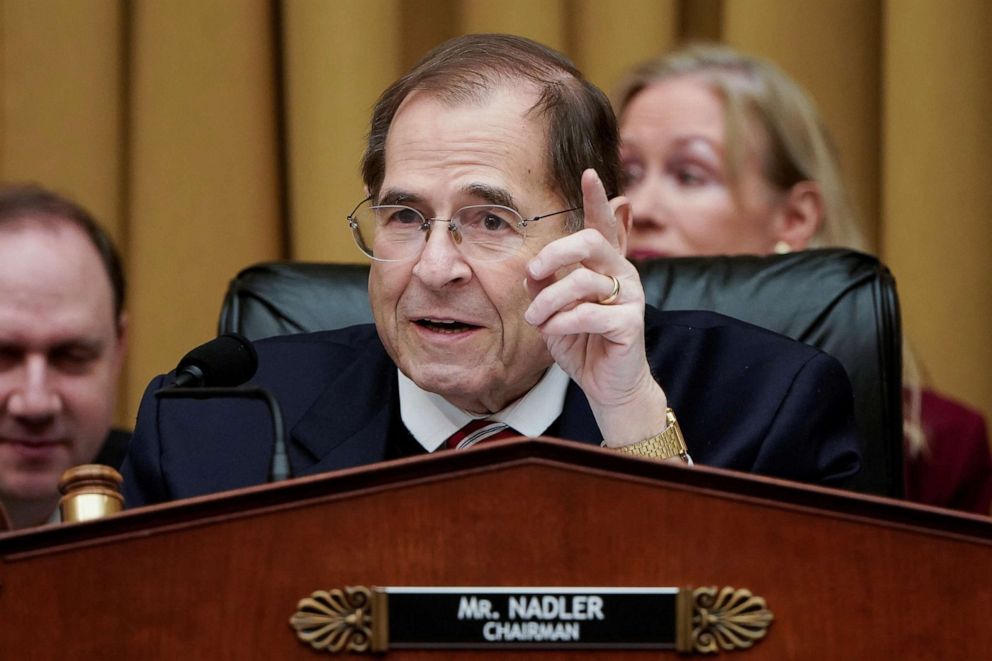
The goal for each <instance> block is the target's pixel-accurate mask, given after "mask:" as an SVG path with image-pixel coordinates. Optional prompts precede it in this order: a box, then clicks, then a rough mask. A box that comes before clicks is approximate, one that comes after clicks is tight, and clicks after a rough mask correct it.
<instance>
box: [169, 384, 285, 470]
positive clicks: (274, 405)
mask: <svg viewBox="0 0 992 661" xmlns="http://www.w3.org/2000/svg"><path fill="white" fill-rule="evenodd" d="M155 396H156V397H160V398H168V399H180V398H184V397H192V398H193V399H210V398H213V397H233V398H235V399H258V400H261V401H263V402H265V405H266V406H268V408H269V414H270V416H271V417H272V435H273V436H274V437H275V441H274V443H273V448H272V461H271V462H270V464H269V481H270V482H281V481H282V480H285V479H288V478H289V477H290V469H289V456H288V455H287V454H286V437H285V433H284V432H283V419H282V409H281V408H279V402H277V401H276V398H275V397H273V396H272V393H270V392H269V391H268V390H265V389H264V388H257V387H250V388H184V387H179V388H176V387H172V386H170V387H166V388H162V389H161V390H157V391H155Z"/></svg>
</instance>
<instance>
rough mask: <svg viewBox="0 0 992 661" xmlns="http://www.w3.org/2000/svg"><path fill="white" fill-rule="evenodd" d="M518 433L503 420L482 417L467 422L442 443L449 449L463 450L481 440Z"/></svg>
mask: <svg viewBox="0 0 992 661" xmlns="http://www.w3.org/2000/svg"><path fill="white" fill-rule="evenodd" d="M519 435H520V434H518V433H517V431H516V430H515V429H513V428H512V427H509V426H507V424H506V423H505V422H496V421H495V420H487V419H485V418H482V419H480V420H472V421H471V422H469V423H468V424H467V425H465V426H464V427H462V428H461V429H459V430H458V431H456V432H455V433H454V434H452V435H451V436H449V437H448V440H447V441H445V443H444V444H445V446H446V447H448V448H449V449H456V450H464V449H465V448H470V447H472V446H473V445H475V444H476V443H481V442H483V441H497V440H499V439H503V438H510V437H511V436H519Z"/></svg>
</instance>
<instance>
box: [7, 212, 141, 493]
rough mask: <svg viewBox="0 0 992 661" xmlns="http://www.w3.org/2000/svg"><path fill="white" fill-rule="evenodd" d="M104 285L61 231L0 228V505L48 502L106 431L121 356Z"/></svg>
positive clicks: (80, 241)
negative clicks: (67, 472)
mask: <svg viewBox="0 0 992 661" xmlns="http://www.w3.org/2000/svg"><path fill="white" fill-rule="evenodd" d="M123 343H124V337H123V321H122V320H121V321H120V325H119V323H118V320H116V319H115V318H114V309H113V297H112V293H111V286H110V280H109V278H108V277H107V273H106V271H105V270H104V268H103V265H102V263H101V261H100V257H99V255H98V254H97V252H96V248H94V246H93V245H92V244H91V243H90V242H89V240H88V239H87V237H86V235H85V234H84V233H83V232H82V230H80V229H79V228H77V227H75V226H73V225H70V224H69V223H68V222H57V223H46V224H39V223H38V222H34V221H14V222H12V223H10V224H7V225H4V226H0V499H3V500H5V501H8V502H14V501H30V500H40V499H44V498H54V497H55V496H56V495H57V493H58V489H57V483H58V479H59V476H60V475H61V474H62V472H63V471H64V470H65V469H67V468H69V467H70V466H73V465H76V464H80V463H87V462H89V461H91V460H92V459H93V457H94V456H95V455H96V453H97V450H98V449H99V447H100V444H101V441H103V439H104V437H105V436H106V434H107V431H108V429H109V428H110V423H111V416H112V414H113V408H114V398H115V394H116V389H117V377H118V374H119V372H120V366H121V360H122V355H123Z"/></svg>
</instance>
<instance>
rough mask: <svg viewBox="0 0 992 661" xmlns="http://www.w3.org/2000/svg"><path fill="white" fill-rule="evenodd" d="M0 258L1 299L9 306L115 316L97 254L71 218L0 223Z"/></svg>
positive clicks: (32, 310) (34, 311) (10, 308)
mask: <svg viewBox="0 0 992 661" xmlns="http://www.w3.org/2000/svg"><path fill="white" fill-rule="evenodd" d="M0 262H2V263H0V299H2V303H3V305H4V307H6V308H7V309H8V311H17V312H19V313H20V314H29V313H30V314H40V313H41V312H46V311H47V313H48V314H49V315H54V314H56V313H59V314H61V315H63V316H65V317H66V318H68V317H69V316H77V317H82V316H86V315H93V314H97V313H99V314H100V315H101V317H102V316H103V313H104V312H105V311H106V312H107V314H108V316H109V317H110V318H111V319H113V316H114V314H113V286H112V285H111V283H110V279H109V277H108V276H107V274H106V269H105V268H104V266H103V262H102V260H101V258H100V254H99V253H98V252H97V249H96V247H95V246H94V245H93V243H92V241H90V239H89V237H88V236H87V235H86V233H85V232H84V231H83V230H82V228H80V227H78V226H76V225H75V224H74V223H72V222H71V221H67V220H62V221H60V222H59V221H55V222H51V221H50V220H49V219H47V218H45V219H41V220H38V219H35V218H29V219H27V220H23V221H22V220H15V221H7V222H4V223H0ZM105 309H106V310H105ZM113 321H114V324H115V325H116V320H113Z"/></svg>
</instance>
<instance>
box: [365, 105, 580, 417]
mask: <svg viewBox="0 0 992 661" xmlns="http://www.w3.org/2000/svg"><path fill="white" fill-rule="evenodd" d="M535 100H536V94H535V93H534V92H533V91H531V90H530V89H527V88H523V89H521V88H519V87H515V86H511V87H508V88H505V89H499V90H495V91H493V92H492V94H491V95H490V97H489V98H488V99H486V100H484V101H481V102H468V103H463V104H459V105H455V106H450V105H445V104H443V103H441V102H439V101H438V100H437V99H435V98H434V97H432V96H431V95H429V94H427V93H424V92H414V93H413V94H411V95H410V96H408V97H407V98H406V99H405V100H404V101H403V103H402V105H401V106H400V109H399V111H398V112H397V113H396V116H395V118H394V119H393V123H392V126H391V127H390V129H389V135H388V138H387V140H386V163H385V165H386V167H385V178H384V180H383V184H382V189H381V192H380V196H379V200H378V201H379V203H381V204H405V205H407V206H410V207H414V208H416V209H417V210H419V211H420V212H421V213H423V214H424V216H426V217H428V218H435V217H436V218H450V217H451V215H452V214H453V213H454V212H455V211H457V210H458V209H460V208H461V207H463V206H466V205H472V204H489V203H499V204H505V205H506V206H511V207H513V208H515V209H516V210H517V211H518V212H519V213H520V214H521V215H523V216H524V217H529V216H534V215H538V214H543V213H549V212H552V211H559V210H561V209H564V208H566V207H567V205H566V204H565V202H564V200H563V199H562V198H561V196H560V195H558V194H557V193H555V192H554V191H552V190H551V189H550V188H549V186H548V183H547V181H548V176H547V166H546V163H545V158H544V153H545V145H546V142H547V140H546V138H545V130H544V127H543V126H542V125H541V123H539V122H538V121H535V120H534V119H532V118H530V117H529V116H527V115H526V111H527V110H528V109H529V108H530V107H531V106H532V105H533V104H534V102H535ZM501 198H502V199H501ZM508 201H509V204H507V202H508ZM563 219H564V216H555V217H552V218H548V219H546V220H542V221H540V222H537V223H533V224H532V225H531V226H530V228H529V230H528V238H527V242H526V243H525V245H524V247H523V248H522V249H521V251H520V252H519V254H517V255H515V256H512V257H510V258H508V259H506V260H504V261H499V262H473V261H471V260H467V259H466V258H465V257H463V256H462V254H461V252H459V250H458V248H457V246H456V245H455V243H454V241H453V240H452V237H451V234H450V233H449V232H448V231H447V229H446V226H445V225H444V224H442V223H435V224H434V228H433V231H432V232H431V235H430V238H429V240H428V241H427V242H426V245H425V247H424V250H423V252H422V253H421V254H420V256H419V257H418V258H415V259H413V260H410V261H407V262H388V263H384V262H376V263H373V265H372V271H371V275H370V279H369V294H370V297H371V301H372V310H373V315H374V317H375V322H376V327H377V329H378V332H379V336H380V337H381V338H382V341H383V344H384V345H385V346H386V350H387V351H388V352H389V355H390V356H391V357H392V358H393V360H394V361H395V362H396V364H397V365H398V366H399V368H400V369H401V370H402V371H403V373H404V374H406V375H407V376H409V377H410V378H411V379H412V380H413V381H414V382H415V383H417V384H418V385H419V386H420V387H421V388H424V389H426V390H429V391H432V392H437V393H439V394H441V395H442V396H444V397H445V398H447V399H448V400H449V401H451V402H452V403H454V404H456V405H458V406H461V407H462V408H465V409H468V410H471V411H476V412H482V411H494V410H498V409H500V408H502V407H503V406H504V405H505V404H507V403H508V402H509V401H512V400H513V399H515V398H517V397H519V396H520V395H522V394H523V393H524V392H526V391H527V390H528V389H529V388H530V387H531V386H533V385H534V384H535V383H536V382H537V380H538V379H539V378H540V376H541V374H542V373H543V372H544V370H545V369H546V368H547V367H548V366H549V365H550V364H551V356H550V354H549V353H548V351H547V347H546V345H545V343H544V340H542V339H541V337H540V335H539V334H538V332H537V331H536V330H535V329H534V328H533V327H532V326H530V325H529V324H527V323H526V322H525V321H524V319H523V313H524V310H525V309H526V308H527V305H528V304H529V302H530V299H529V297H528V296H527V293H526V291H525V290H524V286H523V282H524V265H525V264H526V262H527V260H528V259H530V258H531V257H533V256H534V255H535V254H536V253H537V252H538V251H539V250H540V249H541V248H542V247H543V246H544V245H545V244H547V243H548V242H549V241H551V240H553V239H554V238H557V237H559V236H561V235H562V233H563ZM451 322H454V323H451Z"/></svg>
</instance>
